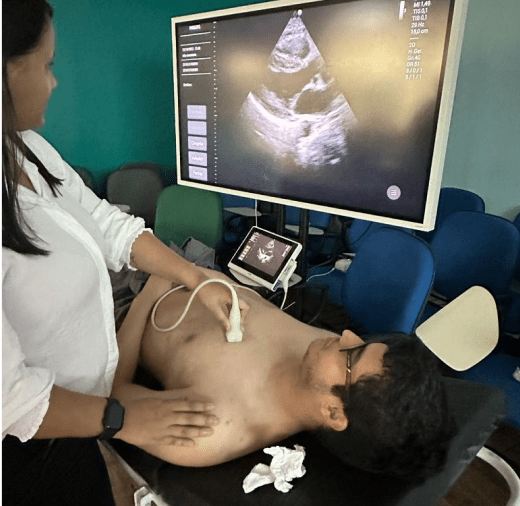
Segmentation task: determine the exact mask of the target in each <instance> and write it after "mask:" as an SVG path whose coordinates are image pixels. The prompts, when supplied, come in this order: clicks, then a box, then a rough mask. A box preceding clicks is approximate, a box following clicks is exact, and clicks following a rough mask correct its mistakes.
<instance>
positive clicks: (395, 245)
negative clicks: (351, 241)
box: [341, 227, 435, 333]
mask: <svg viewBox="0 0 520 506" xmlns="http://www.w3.org/2000/svg"><path fill="white" fill-rule="evenodd" d="M434 271H435V269H434V261H433V255H432V252H431V249H430V247H429V245H428V244H427V243H426V242H425V241H423V240H422V239H420V238H418V237H416V236H414V235H412V234H410V233H408V232H406V231H403V230H398V229H396V228H389V227H383V228H379V229H378V230H376V231H375V232H373V233H372V234H370V236H368V237H367V238H366V239H365V240H364V241H363V244H362V245H361V246H360V248H359V250H358V252H357V253H356V256H355V258H354V260H353V262H352V264H351V266H350V268H349V269H348V271H347V272H346V274H345V277H344V280H343V285H342V287H341V299H342V303H343V306H344V308H345V310H346V312H347V314H348V315H349V316H350V317H351V318H352V320H353V321H354V323H355V324H357V325H358V326H360V327H362V328H363V329H364V330H365V331H366V332H367V333H381V332H406V333H411V332H413V331H414V330H415V328H416V326H417V324H418V322H419V318H420V316H421V313H422V311H423V309H424V306H425V305H426V301H427V299H428V296H429V294H430V290H431V287H432V283H433V277H434Z"/></svg>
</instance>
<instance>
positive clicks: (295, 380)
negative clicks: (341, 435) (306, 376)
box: [271, 355, 320, 432]
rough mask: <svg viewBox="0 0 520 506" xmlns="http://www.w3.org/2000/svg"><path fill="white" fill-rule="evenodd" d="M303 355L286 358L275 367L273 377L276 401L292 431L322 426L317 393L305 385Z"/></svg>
mask: <svg viewBox="0 0 520 506" xmlns="http://www.w3.org/2000/svg"><path fill="white" fill-rule="evenodd" d="M301 364H302V356H297V355H294V356H292V357H290V358H286V359H284V360H283V361H281V362H280V363H278V364H275V366H274V367H273V371H272V375H271V377H272V378H273V380H274V381H275V382H276V383H275V386H274V385H273V386H274V388H273V391H274V392H276V398H275V402H276V404H277V406H278V407H279V410H280V412H281V413H283V414H284V417H285V420H284V422H285V424H286V426H287V427H288V430H289V431H290V432H300V431H303V430H313V429H316V428H318V427H319V426H320V420H319V419H318V418H317V416H316V415H317V413H319V409H318V406H317V401H316V397H315V395H313V394H312V393H311V392H310V391H309V390H308V389H306V388H305V387H304V386H303V382H302V374H301Z"/></svg>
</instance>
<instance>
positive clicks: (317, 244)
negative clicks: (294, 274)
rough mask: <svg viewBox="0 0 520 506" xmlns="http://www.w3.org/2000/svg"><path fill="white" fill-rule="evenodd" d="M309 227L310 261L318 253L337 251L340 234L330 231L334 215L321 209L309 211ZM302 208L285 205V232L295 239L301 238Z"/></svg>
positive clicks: (308, 256)
mask: <svg viewBox="0 0 520 506" xmlns="http://www.w3.org/2000/svg"><path fill="white" fill-rule="evenodd" d="M308 216H309V228H308V239H307V244H306V247H307V259H308V261H309V262H310V263H314V260H315V259H316V258H317V257H318V255H321V254H326V249H327V250H328V252H329V254H332V252H333V251H335V244H336V241H337V240H339V235H338V234H332V233H330V232H329V224H330V221H331V218H332V215H331V214H329V213H323V212H320V211H309V215H308ZM300 219H301V209H300V208H299V207H293V206H285V230H284V234H285V235H287V236H288V237H292V238H293V239H296V240H298V239H299V232H300Z"/></svg>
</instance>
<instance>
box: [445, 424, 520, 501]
mask: <svg viewBox="0 0 520 506" xmlns="http://www.w3.org/2000/svg"><path fill="white" fill-rule="evenodd" d="M486 447H488V448H489V449H490V450H493V451H494V452H495V453H496V454H497V455H499V456H500V457H502V458H503V459H504V460H505V461H506V462H507V463H508V464H509V465H510V466H511V467H512V468H513V470H514V471H515V472H516V474H517V475H518V476H520V430H519V429H517V428H515V427H513V426H511V425H507V424H502V425H500V426H499V427H498V429H497V430H496V431H495V432H494V433H493V434H492V435H491V437H490V439H489V440H488V442H487V444H486ZM508 499H509V488H508V485H507V483H506V481H505V480H504V478H502V476H501V475H500V474H499V473H498V472H497V471H495V469H494V468H493V467H491V466H490V465H489V464H487V463H486V462H483V461H482V460H480V459H475V460H474V461H473V462H472V463H471V464H470V465H469V466H468V468H467V469H466V471H465V472H464V473H463V474H462V475H461V476H460V478H459V479H458V480H457V482H456V483H455V485H454V486H453V487H452V488H451V490H450V491H449V492H448V494H447V495H446V496H445V497H444V498H443V499H442V500H441V501H439V503H437V505H436V506H503V505H505V504H507V501H508Z"/></svg>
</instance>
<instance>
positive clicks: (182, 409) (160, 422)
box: [114, 392, 219, 446]
mask: <svg viewBox="0 0 520 506" xmlns="http://www.w3.org/2000/svg"><path fill="white" fill-rule="evenodd" d="M161 393H162V392H161ZM121 402H122V404H123V406H124V408H125V418H124V424H123V428H122V429H121V430H120V431H119V432H118V433H117V434H116V435H115V436H114V437H116V438H118V439H122V440H124V441H126V442H127V443H131V444H133V445H136V446H146V445H176V446H195V445H196V441H195V439H196V438H199V437H207V436H211V434H213V427H214V426H215V425H217V424H218V423H219V420H218V418H217V417H216V416H215V415H214V414H213V410H214V409H215V406H214V405H213V404H212V403H209V402H201V401H190V400H187V399H161V398H155V397H149V398H142V399H133V400H129V401H128V402H124V401H123V400H122V401H121Z"/></svg>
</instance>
